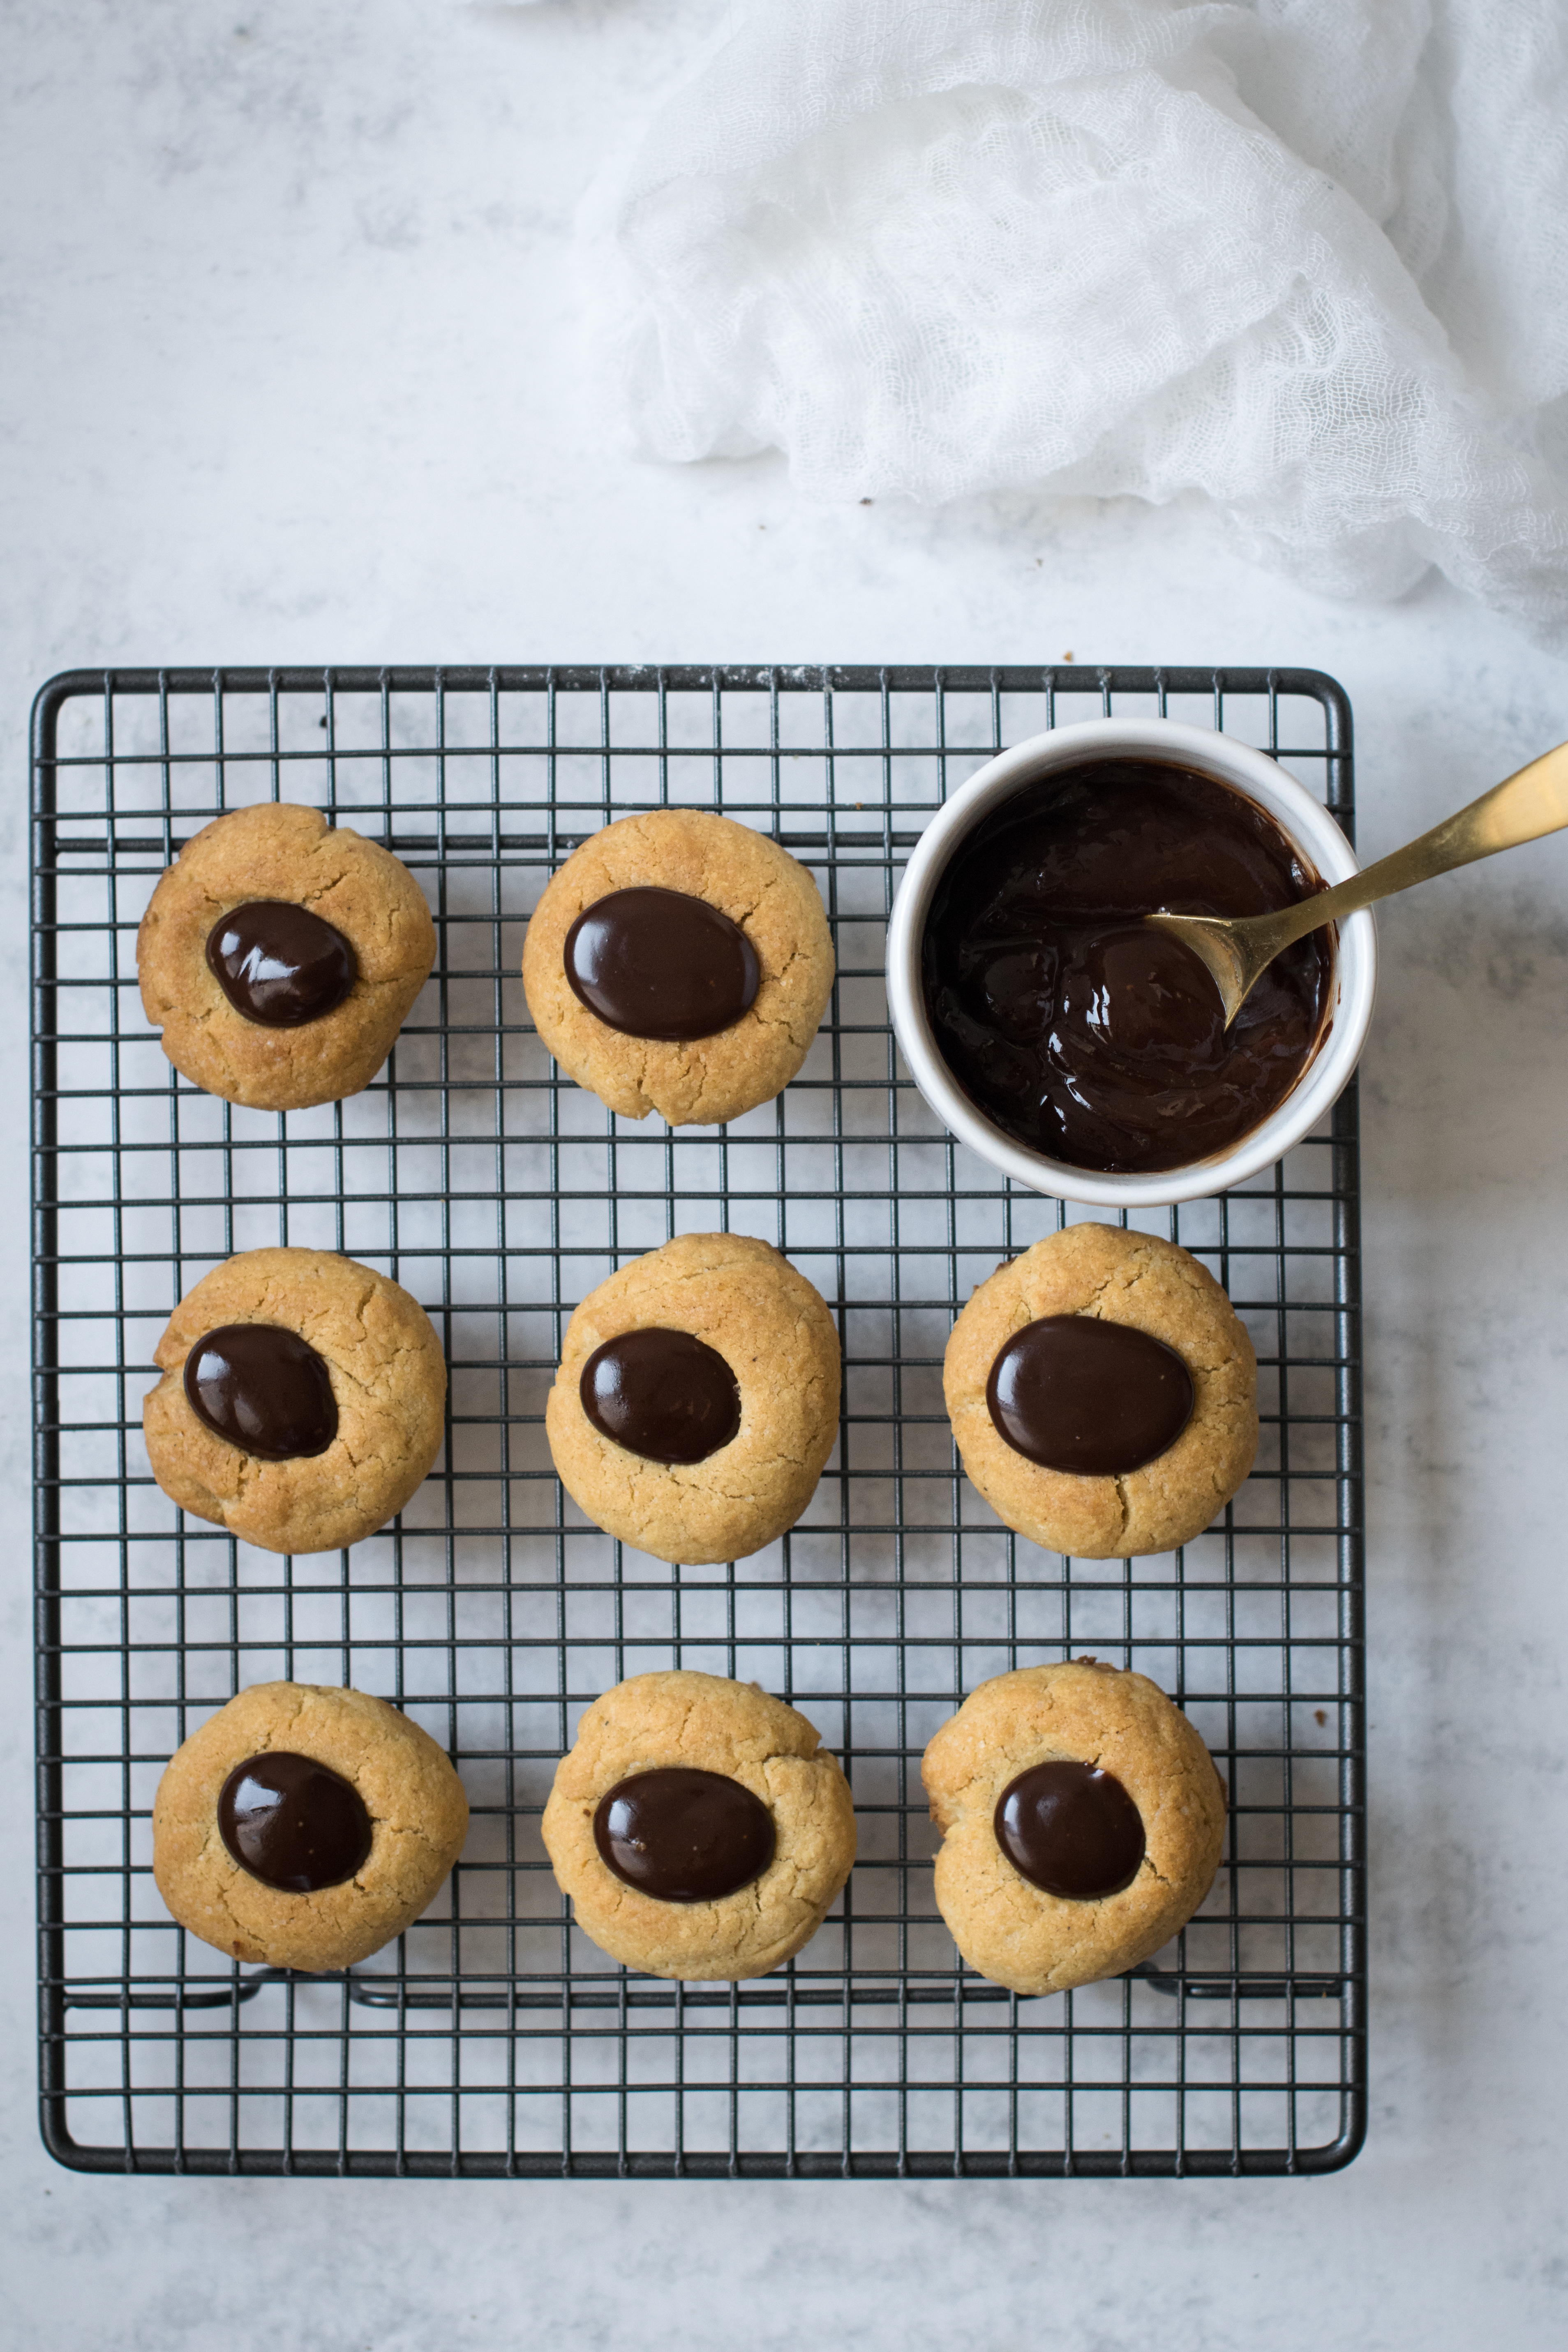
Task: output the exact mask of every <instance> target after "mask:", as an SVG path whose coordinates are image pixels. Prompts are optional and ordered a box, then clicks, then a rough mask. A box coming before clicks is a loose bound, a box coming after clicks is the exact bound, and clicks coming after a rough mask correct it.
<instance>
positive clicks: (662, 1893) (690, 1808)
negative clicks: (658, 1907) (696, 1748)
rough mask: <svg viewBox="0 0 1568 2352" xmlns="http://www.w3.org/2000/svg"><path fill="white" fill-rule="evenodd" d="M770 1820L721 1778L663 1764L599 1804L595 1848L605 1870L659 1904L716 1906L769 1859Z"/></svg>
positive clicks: (744, 1792) (755, 1801)
mask: <svg viewBox="0 0 1568 2352" xmlns="http://www.w3.org/2000/svg"><path fill="white" fill-rule="evenodd" d="M776 1842H777V1841H776V1833H775V1831H774V1828H773V1814H772V1813H771V1812H770V1811H769V1810H768V1808H767V1806H766V1805H764V1804H763V1801H762V1799H761V1798H760V1797H753V1796H752V1792H751V1790H750V1789H745V1788H742V1785H741V1783H740V1781H739V1780H731V1779H730V1777H729V1775H728V1774H727V1773H724V1772H698V1771H694V1770H692V1769H690V1767H689V1766H687V1765H662V1766H659V1767H658V1769H655V1770H652V1771H648V1772H633V1773H632V1774H630V1776H629V1777H628V1778H627V1779H626V1780H617V1781H616V1785H615V1787H614V1788H613V1789H611V1790H609V1791H608V1792H607V1793H606V1794H605V1796H603V1797H601V1798H600V1800H599V1803H598V1807H597V1809H596V1811H595V1814H594V1843H595V1845H596V1846H597V1847H598V1849H599V1854H600V1858H601V1860H602V1861H603V1862H604V1864H605V1868H606V1869H607V1870H613V1871H614V1872H615V1874H616V1877H617V1878H619V1879H621V1880H623V1881H624V1882H625V1884H626V1885H627V1886H635V1887H636V1888H637V1890H638V1892H639V1893H640V1894H643V1895H654V1896H656V1897H657V1899H658V1901H659V1902H661V1903H718V1902H721V1900H722V1899H723V1897H724V1896H725V1895H733V1894H734V1893H735V1891H736V1889H737V1888H739V1887H742V1886H749V1885H751V1883H752V1879H753V1878H760V1877H761V1876H762V1874H763V1871H764V1870H766V1868H767V1866H768V1864H769V1863H770V1862H772V1860H773V1848H774V1845H775V1843H776Z"/></svg>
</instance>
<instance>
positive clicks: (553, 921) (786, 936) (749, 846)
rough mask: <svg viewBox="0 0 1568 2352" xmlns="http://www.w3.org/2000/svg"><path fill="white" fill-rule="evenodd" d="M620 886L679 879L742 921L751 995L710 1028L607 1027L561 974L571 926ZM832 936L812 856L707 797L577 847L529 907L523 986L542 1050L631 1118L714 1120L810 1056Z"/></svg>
mask: <svg viewBox="0 0 1568 2352" xmlns="http://www.w3.org/2000/svg"><path fill="white" fill-rule="evenodd" d="M621 890H666V891H679V892H680V893H682V894H683V895H684V896H685V897H687V898H696V899H700V900H702V901H704V902H705V903H706V904H707V905H708V906H710V907H714V908H718V909H719V910H720V912H721V914H722V915H724V916H727V917H728V918H729V919H730V921H731V923H733V924H736V925H738V926H739V928H740V929H741V930H742V932H743V934H744V937H745V939H746V940H748V941H749V942H750V945H751V948H752V951H753V952H754V955H755V958H756V964H757V967H758V971H757V973H756V975H754V977H755V979H756V994H755V997H754V999H753V1001H752V1003H751V1004H750V1006H749V1008H748V1009H747V1010H745V1011H744V1012H742V1013H741V1014H740V1016H739V1017H738V1018H737V1019H735V1020H734V1021H733V1022H732V1023H731V1024H730V1025H729V1026H727V1027H725V1028H722V1029H721V1030H720V1031H718V1032H717V1034H712V1035H708V1036H699V1037H690V1038H687V1039H685V1040H682V1039H680V1038H679V1037H654V1036H633V1035H628V1034H625V1033H624V1032H623V1031H622V1030H619V1029H616V1028H612V1027H611V1026H610V1024H609V1023H608V1022H607V1021H605V1020H604V1019H601V1017H600V1015H599V1014H598V1013H596V1012H595V1011H594V1010H593V1009H592V1008H591V1007H590V1006H589V1005H588V1004H587V1003H584V1002H582V1001H581V1000H580V999H579V998H578V997H577V996H576V995H575V994H574V991H573V988H572V985H571V982H569V981H568V979H567V976H566V961H565V959H566V950H567V940H568V934H569V933H570V932H571V929H572V927H573V925H574V923H575V922H576V920H577V919H578V917H579V916H580V915H582V914H583V913H584V909H585V908H589V907H592V906H595V905H596V904H597V903H598V901H600V900H601V899H604V898H608V897H609V896H610V895H611V893H612V892H615V891H621ZM833 969H834V965H833V941H832V939H831V937H830V936H829V933H828V929H827V917H826V913H825V912H824V910H823V905H822V898H821V895H820V893H819V892H818V890H817V887H816V883H815V882H814V881H813V880H812V878H811V876H810V875H809V874H808V873H807V872H806V870H805V866H801V865H798V864H797V863H796V861H795V859H794V858H793V857H792V856H790V855H789V852H788V851H787V850H784V849H781V848H780V847H779V845H778V844H777V842H775V841H770V840H768V839H767V837H766V836H765V835H763V834H759V833H753V832H752V829H751V827H750V826H749V825H743V824H734V823H733V822H732V821H731V819H730V818H729V817H724V816H716V815H714V814H712V813H711V812H710V811H708V810H703V809H655V810H651V811H650V812H649V813H648V814H647V815H644V816H628V817H622V818H621V819H620V820H619V822H618V823H617V824H608V825H606V826H605V829H604V831H603V832H602V833H596V834H595V835H593V837H592V839H591V840H588V841H585V842H584V844H583V845H582V847H581V848H580V849H577V850H574V852H573V854H572V856H570V857H569V858H568V859H567V861H566V863H565V865H564V866H562V868H561V870H560V872H559V873H558V874H557V875H555V877H553V879H552V881H551V883H550V885H549V887H548V888H547V889H546V891H545V893H544V896H543V897H542V898H541V900H540V902H539V905H538V907H537V908H535V909H534V913H533V916H532V919H531V921H530V923H529V926H528V937H527V939H526V940H525V942H524V945H523V953H522V985H523V992H524V994H525V995H526V996H527V999H528V1009H529V1012H530V1013H531V1015H532V1017H533V1022H534V1025H535V1026H536V1028H537V1029H538V1031H539V1034H540V1036H541V1037H542V1040H543V1042H544V1045H545V1046H546V1047H547V1049H548V1050H549V1051H550V1052H551V1053H552V1055H554V1056H555V1059H556V1060H557V1061H558V1062H559V1063H560V1065H561V1066H562V1068H563V1070H564V1071H565V1072H566V1073H567V1075H568V1076H570V1077H573V1078H575V1080H576V1081H577V1084H578V1085H579V1086H581V1087H588V1088H589V1090H590V1091H591V1092H592V1093H594V1094H596V1095H597V1096H598V1097H599V1099H600V1101H601V1102H602V1103H605V1104H607V1105H608V1107H609V1108H610V1109H611V1110H613V1111H618V1112H619V1113H620V1114H621V1115H622V1117H623V1118H647V1114H648V1112H649V1111H650V1110H657V1111H660V1112H662V1113H663V1115H664V1117H665V1118H667V1119H668V1121H669V1123H670V1125H671V1126H672V1127H690V1126H718V1125H720V1124H721V1122H722V1121H723V1120H725V1119H729V1118H740V1116H741V1114H742V1111H748V1110H752V1109H754V1108H756V1106H757V1104H758V1103H764V1102H771V1101H772V1099H773V1097H774V1095H776V1094H778V1093H779V1092H780V1091H781V1089H782V1088H783V1087H785V1086H787V1085H788V1083H789V1081H790V1079H791V1078H793V1077H794V1076H795V1072H796V1071H797V1070H798V1069H799V1067H800V1066H801V1064H802V1063H803V1062H804V1061H805V1056H806V1054H807V1053H808V1051H809V1050H810V1046H811V1041H812V1039H813V1038H814V1037H815V1036H816V1031H817V1026H818V1024H819V1023H820V1022H821V1019H822V1015H823V1012H824V1010H825V1008H826V1003H827V1000H828V997H829V995H830V994H831V992H832V988H833Z"/></svg>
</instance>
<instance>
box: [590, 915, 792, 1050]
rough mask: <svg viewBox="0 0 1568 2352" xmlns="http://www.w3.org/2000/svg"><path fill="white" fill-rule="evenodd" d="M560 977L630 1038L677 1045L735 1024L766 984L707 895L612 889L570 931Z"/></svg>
mask: <svg viewBox="0 0 1568 2352" xmlns="http://www.w3.org/2000/svg"><path fill="white" fill-rule="evenodd" d="M565 963H566V978H567V982H568V983H569V984H570V986H571V990H572V993H573V995H574V996H575V997H576V998H577V1000H578V1002H579V1003H582V1004H585V1005H586V1006H587V1008H588V1010H589V1012H590V1013H597V1014H598V1016H599V1018H600V1020H601V1021H603V1022H605V1023H606V1024H608V1026H609V1027H610V1028H612V1029H618V1030H620V1031H621V1032H622V1034H624V1035H626V1036H627V1037H651V1038H658V1039H660V1040H662V1041H663V1042H664V1043H666V1044H668V1045H681V1044H685V1043H686V1042H688V1041H689V1039H691V1038H693V1037H716V1036H717V1035H718V1034H719V1032H720V1031H721V1029H730V1028H732V1027H733V1026H734V1024H735V1023H736V1022H737V1021H739V1019H740V1018H741V1015H742V1013H745V1012H748V1011H749V1010H750V1008H751V1006H752V1003H754V1001H755V998H756V993H757V990H758V989H759V987H760V986H761V985H762V966H761V965H760V964H759V962H758V961H757V951H756V950H755V948H753V947H752V942H751V940H749V939H748V938H747V937H746V934H745V932H744V931H743V930H742V929H741V927H740V925H739V924H738V923H732V922H731V920H730V918H729V916H728V915H726V914H725V913H724V912H723V910H722V908H719V907H711V906H710V905H709V903H708V901H707V899H706V898H691V897H689V895H688V893H687V892H686V891H684V890H661V889H657V888H653V887H647V888H638V889H635V890H612V891H611V892H610V894H609V896H608V898H595V901H594V904H593V905H592V906H591V907H585V908H584V910H583V912H582V913H581V914H580V915H579V916H578V918H577V919H576V921H575V922H574V924H573V926H572V928H571V929H570V930H569V931H568V932H567V934H566V950H565Z"/></svg>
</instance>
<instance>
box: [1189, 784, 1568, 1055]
mask: <svg viewBox="0 0 1568 2352" xmlns="http://www.w3.org/2000/svg"><path fill="white" fill-rule="evenodd" d="M1564 825H1568V743H1559V744H1558V746H1557V748H1556V750H1555V751H1543V752H1542V756H1541V758H1540V759H1539V760H1531V762H1530V764H1529V766H1528V767H1525V768H1520V769H1518V770H1517V771H1516V772H1514V774H1512V775H1511V776H1507V777H1505V778H1504V780H1503V782H1501V783H1500V784H1494V785H1493V786H1492V788H1491V790H1490V792H1489V793H1482V794H1481V796H1480V799H1479V801H1471V802H1470V803H1469V805H1468V807H1467V808H1462V809H1459V810H1458V811H1457V812H1456V814H1454V815H1453V816H1449V817H1445V818H1444V820H1443V822H1442V824H1436V825H1434V826H1433V827H1432V830H1431V832H1430V833H1424V834H1422V835H1420V837H1419V838H1418V839H1417V840H1415V841H1411V842H1407V843H1406V844H1405V847H1404V848H1403V849H1395V850H1394V851H1393V852H1392V853H1391V854H1390V855H1389V856H1387V857H1380V858H1379V859H1378V861H1377V863H1376V865H1375V866H1363V868H1362V871H1361V872H1360V873H1359V874H1355V875H1352V877H1351V878H1350V880H1349V881H1348V882H1341V883H1338V884H1337V885H1336V886H1335V887H1333V888H1332V889H1331V890H1322V891H1315V892H1314V893H1313V894H1312V895H1311V896H1310V898H1299V899H1298V900H1297V901H1296V902H1295V904H1294V905H1293V906H1289V907H1281V908H1278V909H1277V910H1276V911H1274V912H1271V913H1269V914H1267V915H1244V916H1243V915H1238V916H1229V915H1173V914H1171V913H1170V912H1169V911H1168V910H1167V909H1166V908H1163V907H1162V908H1160V910H1159V912H1158V913H1157V914H1153V915H1146V916H1145V917H1144V921H1145V922H1149V923H1157V924H1158V925H1159V926H1160V929H1162V930H1164V931H1169V932H1170V933H1171V935H1172V937H1173V939H1178V940H1181V942H1182V945H1183V946H1184V947H1185V948H1190V949H1191V950H1192V952H1193V954H1194V955H1195V956H1196V957H1197V958H1198V960H1199V961H1200V962H1202V963H1203V964H1205V966H1206V967H1207V969H1208V971H1210V972H1211V973H1212V975H1213V978H1214V983H1215V987H1216V988H1217V989H1218V991H1219V993H1220V1002H1221V1003H1222V1004H1223V1005H1224V1006H1225V1025H1226V1028H1227V1029H1228V1028H1229V1026H1230V1024H1231V1023H1232V1022H1233V1021H1234V1020H1235V1019H1236V1016H1237V1013H1239V1012H1240V1011H1241V1008H1242V1006H1243V1005H1244V1004H1245V1003H1246V1002H1247V998H1248V996H1250V994H1251V993H1252V991H1253V989H1254V988H1255V987H1256V986H1257V984H1258V981H1259V979H1260V978H1261V977H1262V975H1263V973H1264V972H1266V971H1268V967H1269V965H1270V964H1271V963H1272V962H1273V961H1274V959H1275V957H1276V956H1277V955H1279V953H1280V951H1281V950H1282V949H1285V948H1288V947H1289V946H1290V945H1291V943H1292V941H1294V940H1301V939H1305V938H1306V936H1307V933H1308V932H1309V931H1316V930H1321V929H1322V927H1323V925H1324V924H1325V923H1337V922H1338V921H1339V920H1340V919H1341V918H1342V916H1345V915H1353V914H1358V913H1359V912H1360V910H1361V909H1362V908H1363V907H1370V906H1373V904H1374V903H1375V902H1376V900H1378V899H1379V898H1393V897H1394V894H1395V892H1397V891H1400V890H1409V889H1411V888H1413V887H1414V886H1415V884H1416V883H1417V882H1430V881H1431V880H1432V878H1433V877H1434V876H1435V875H1438V874H1447V873H1451V872H1452V870H1453V869H1454V867H1455V866H1473V865H1474V864H1475V862H1476V860H1477V859H1478V858H1479V857H1495V856H1496V855H1497V853H1498V851H1499V850H1500V849H1517V848H1519V847H1520V846H1521V844H1522V843H1524V842H1527V841H1539V840H1541V839H1542V836H1543V835H1546V834H1549V833H1560V832H1561V831H1562V829H1563V826H1564Z"/></svg>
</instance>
